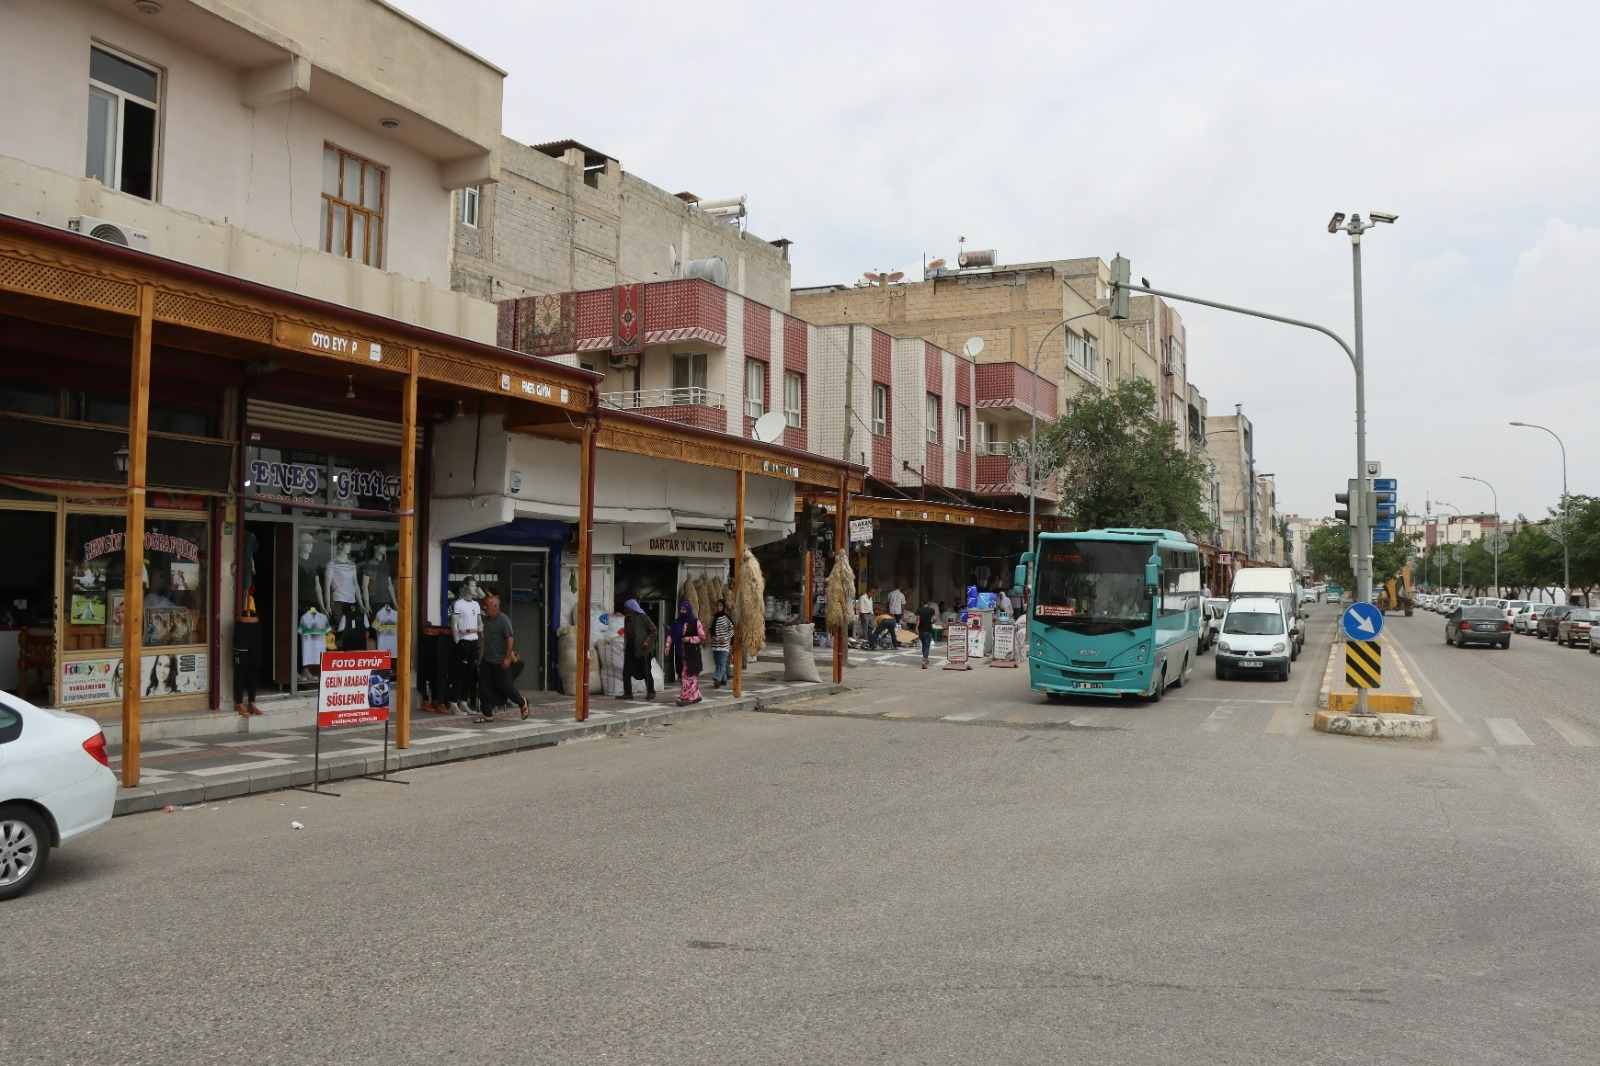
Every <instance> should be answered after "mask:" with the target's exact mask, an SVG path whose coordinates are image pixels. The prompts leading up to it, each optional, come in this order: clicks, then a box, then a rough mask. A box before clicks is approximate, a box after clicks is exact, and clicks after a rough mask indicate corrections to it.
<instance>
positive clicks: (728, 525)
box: [722, 518, 734, 537]
mask: <svg viewBox="0 0 1600 1066" xmlns="http://www.w3.org/2000/svg"><path fill="white" fill-rule="evenodd" d="M733 530H734V525H733V519H731V518H729V519H726V520H724V521H723V523H722V531H723V532H724V533H726V534H727V535H728V536H730V537H731V536H733Z"/></svg>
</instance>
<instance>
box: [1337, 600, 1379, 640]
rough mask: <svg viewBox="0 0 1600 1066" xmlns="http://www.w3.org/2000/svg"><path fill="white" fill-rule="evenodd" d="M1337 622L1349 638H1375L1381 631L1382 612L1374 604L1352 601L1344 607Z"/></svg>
mask: <svg viewBox="0 0 1600 1066" xmlns="http://www.w3.org/2000/svg"><path fill="white" fill-rule="evenodd" d="M1339 624H1340V625H1341V626H1343V627H1344V635H1345V636H1346V637H1349V638H1350V639H1351V640H1375V639H1377V636H1378V634H1379V633H1382V632H1383V612H1382V611H1380V610H1378V608H1377V605H1376V604H1371V603H1352V604H1351V605H1350V606H1348V607H1346V608H1345V609H1344V614H1343V615H1341V616H1340V618H1339Z"/></svg>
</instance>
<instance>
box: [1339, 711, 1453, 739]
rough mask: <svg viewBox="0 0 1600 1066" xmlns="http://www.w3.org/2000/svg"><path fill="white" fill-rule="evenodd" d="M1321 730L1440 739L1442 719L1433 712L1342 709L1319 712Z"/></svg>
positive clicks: (1341, 734)
mask: <svg viewBox="0 0 1600 1066" xmlns="http://www.w3.org/2000/svg"><path fill="white" fill-rule="evenodd" d="M1316 729H1317V732H1319V733H1336V734H1338V735H1340V736H1347V737H1376V738H1383V739H1391V740H1438V739H1439V720H1438V719H1437V718H1435V717H1433V715H1431V714H1370V715H1353V714H1343V713H1341V712H1339V711H1333V710H1326V711H1318V712H1317V720H1316Z"/></svg>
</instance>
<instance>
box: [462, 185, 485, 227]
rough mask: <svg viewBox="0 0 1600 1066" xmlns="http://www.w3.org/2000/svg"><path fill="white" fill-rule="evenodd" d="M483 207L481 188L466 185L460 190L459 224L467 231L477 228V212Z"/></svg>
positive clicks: (479, 186)
mask: <svg viewBox="0 0 1600 1066" xmlns="http://www.w3.org/2000/svg"><path fill="white" fill-rule="evenodd" d="M482 205H483V186H482V185H468V186H467V187H466V188H465V189H462V190H461V224H462V225H463V226H466V227H468V228H469V229H477V228H478V212H479V210H480V209H481V207H482Z"/></svg>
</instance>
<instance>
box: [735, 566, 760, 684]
mask: <svg viewBox="0 0 1600 1066" xmlns="http://www.w3.org/2000/svg"><path fill="white" fill-rule="evenodd" d="M738 580H739V593H738V600H737V602H738V613H737V614H735V615H734V620H735V621H736V622H738V623H739V648H740V650H741V651H743V652H744V654H745V655H747V656H749V657H750V658H752V659H753V658H755V657H756V655H757V654H759V653H760V651H761V649H762V648H764V647H766V646H767V603H766V598H767V579H766V577H765V576H764V575H763V574H762V573H761V564H760V563H758V562H756V557H755V554H754V553H753V552H751V551H750V549H749V548H746V549H745V550H744V555H743V557H741V558H740V560H739V579H738Z"/></svg>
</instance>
